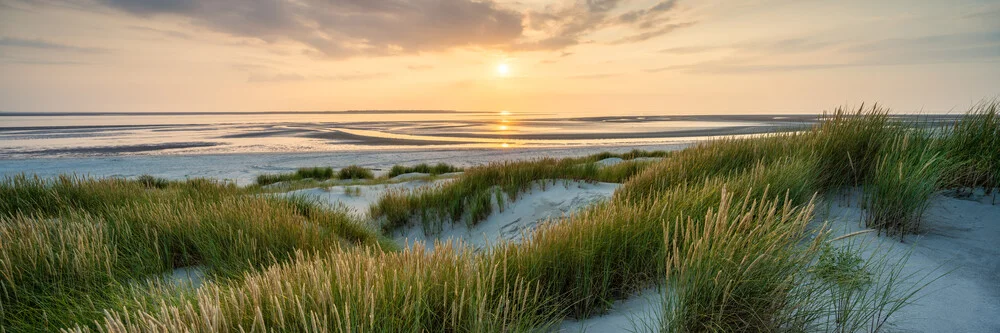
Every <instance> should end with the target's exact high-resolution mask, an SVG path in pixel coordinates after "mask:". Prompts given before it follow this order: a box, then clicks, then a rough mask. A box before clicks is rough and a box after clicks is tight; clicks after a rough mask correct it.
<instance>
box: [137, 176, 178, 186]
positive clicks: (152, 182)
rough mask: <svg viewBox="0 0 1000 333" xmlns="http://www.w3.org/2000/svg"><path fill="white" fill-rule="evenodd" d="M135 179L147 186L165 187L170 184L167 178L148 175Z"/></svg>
mask: <svg viewBox="0 0 1000 333" xmlns="http://www.w3.org/2000/svg"><path fill="white" fill-rule="evenodd" d="M135 180H136V181H137V182H139V183H141V184H142V185H143V186H146V187H148V188H157V189H164V188H167V186H170V181H169V180H166V179H163V178H159V177H153V176H150V175H142V176H139V177H138V178H136V179H135Z"/></svg>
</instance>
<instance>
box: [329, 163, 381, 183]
mask: <svg viewBox="0 0 1000 333" xmlns="http://www.w3.org/2000/svg"><path fill="white" fill-rule="evenodd" d="M337 178H340V179H342V180H348V179H352V180H357V179H372V178H375V175H374V174H372V171H371V170H368V169H366V168H362V167H359V166H357V165H352V166H349V167H346V168H343V169H340V171H338V172H337Z"/></svg>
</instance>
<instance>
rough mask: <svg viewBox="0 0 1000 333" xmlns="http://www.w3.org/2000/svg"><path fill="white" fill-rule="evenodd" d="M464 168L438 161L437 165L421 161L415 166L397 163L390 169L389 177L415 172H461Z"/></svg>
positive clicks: (436, 173)
mask: <svg viewBox="0 0 1000 333" xmlns="http://www.w3.org/2000/svg"><path fill="white" fill-rule="evenodd" d="M462 170H463V169H462V168H460V167H456V166H453V165H451V164H447V163H438V164H435V165H429V164H427V163H421V164H417V165H413V166H404V165H399V164H397V165H393V166H392V169H391V170H389V178H392V177H396V176H399V175H402V174H404V173H413V172H419V173H426V174H429V175H432V176H436V175H441V174H446V173H451V172H459V171H462Z"/></svg>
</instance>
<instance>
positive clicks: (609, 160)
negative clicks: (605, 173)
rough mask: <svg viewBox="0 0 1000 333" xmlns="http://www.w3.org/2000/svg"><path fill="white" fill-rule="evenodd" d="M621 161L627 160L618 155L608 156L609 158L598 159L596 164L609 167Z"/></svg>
mask: <svg viewBox="0 0 1000 333" xmlns="http://www.w3.org/2000/svg"><path fill="white" fill-rule="evenodd" d="M621 162H625V160H623V159H620V158H617V157H608V158H605V159H603V160H600V161H597V162H596V163H595V164H597V165H598V166H601V167H608V166H612V165H615V164H618V163H621Z"/></svg>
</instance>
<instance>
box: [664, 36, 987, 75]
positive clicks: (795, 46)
mask: <svg viewBox="0 0 1000 333" xmlns="http://www.w3.org/2000/svg"><path fill="white" fill-rule="evenodd" d="M714 48H725V47H708V48H707V49H714ZM729 48H735V50H736V51H737V52H736V55H735V56H732V57H728V58H723V59H718V60H711V61H704V62H699V63H694V64H686V65H676V66H667V67H659V68H649V69H646V70H645V72H647V73H658V72H663V71H680V72H687V73H707V74H739V73H759V72H790V71H809V70H823V69H835V68H851V67H874V66H909V65H932V64H948V63H973V62H979V63H1000V30H998V31H980V32H970V33H956V34H939V35H927V36H917V37H908V38H892V39H882V40H875V41H869V42H861V43H849V42H840V43H834V42H822V41H809V40H808V39H783V40H777V41H771V42H755V43H749V44H741V45H734V46H731V47H729ZM820 49H832V50H834V51H838V52H839V53H837V54H838V55H839V56H827V57H824V58H825V59H832V60H828V61H815V62H808V61H807V62H800V63H787V61H786V60H783V59H781V58H779V57H780V56H782V55H788V54H795V53H803V52H811V51H816V50H820ZM661 52H662V51H661Z"/></svg>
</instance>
